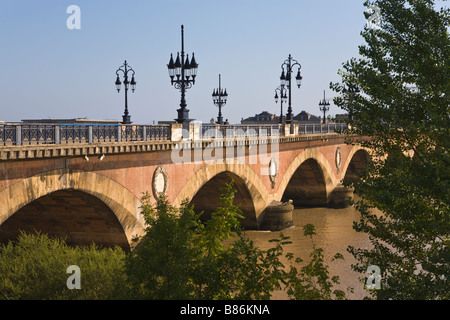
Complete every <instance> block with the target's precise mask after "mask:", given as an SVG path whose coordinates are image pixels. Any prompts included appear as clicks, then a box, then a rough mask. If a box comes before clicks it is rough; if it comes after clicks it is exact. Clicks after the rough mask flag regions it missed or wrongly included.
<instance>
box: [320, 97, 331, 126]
mask: <svg viewBox="0 0 450 320" xmlns="http://www.w3.org/2000/svg"><path fill="white" fill-rule="evenodd" d="M319 106H320V111H323V124H325V123H327V118H325V113H326V112H327V111H328V110H330V107H329V106H330V101H329V100H326V99H325V90H323V100H322V101H319Z"/></svg>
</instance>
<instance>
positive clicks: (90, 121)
mask: <svg viewBox="0 0 450 320" xmlns="http://www.w3.org/2000/svg"><path fill="white" fill-rule="evenodd" d="M22 123H24V124H40V123H42V124H46V123H48V124H109V125H111V124H120V123H122V122H121V121H119V120H94V119H86V118H75V119H33V120H22Z"/></svg>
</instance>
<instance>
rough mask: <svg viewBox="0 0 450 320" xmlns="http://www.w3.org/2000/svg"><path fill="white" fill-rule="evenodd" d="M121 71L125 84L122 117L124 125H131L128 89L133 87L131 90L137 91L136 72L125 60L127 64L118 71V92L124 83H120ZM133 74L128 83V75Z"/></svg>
mask: <svg viewBox="0 0 450 320" xmlns="http://www.w3.org/2000/svg"><path fill="white" fill-rule="evenodd" d="M119 71H121V72H122V73H123V84H124V87H125V112H124V115H123V116H122V123H123V124H130V123H131V117H130V115H129V114H128V89H129V87H130V85H131V90H132V91H133V92H134V90H135V89H136V81H135V80H134V70H133V69H132V68H131V67H130V66H129V65H128V63H127V60H125V62H124V63H123V65H122V66H121V67H120V68H119V69H117V71H116V75H117V78H116V89H117V92H120V87H121V84H122V82H120V77H119ZM129 72H132V73H133V74H132V76H131V81H128V73H129Z"/></svg>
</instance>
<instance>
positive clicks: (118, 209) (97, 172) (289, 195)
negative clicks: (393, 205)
mask: <svg viewBox="0 0 450 320" xmlns="http://www.w3.org/2000/svg"><path fill="white" fill-rule="evenodd" d="M319 126H320V130H319V128H315V129H314V128H313V130H310V129H308V128H306V127H299V126H298V125H296V126H293V127H289V128H288V127H286V128H284V127H282V126H276V128H274V127H270V128H266V129H267V130H268V132H269V134H263V133H264V132H263V131H264V130H265V129H264V128H263V127H256V126H255V127H252V128H250V127H249V126H246V127H245V128H244V127H241V128H237V129H238V130H234V131H233V132H234V134H233V135H230V136H226V135H225V131H224V130H223V129H224V128H222V129H221V128H219V127H215V126H214V127H208V126H202V125H199V124H191V125H190V126H189V128H184V129H183V127H182V125H179V124H170V125H166V126H165V127H163V128H162V127H161V126H160V127H159V128H156V126H155V127H149V126H147V127H145V126H142V127H141V126H116V127H114V128H112V127H111V128H100V127H95V126H86V127H85V128H81V127H80V128H77V129H76V130H84V131H83V132H85V135H84V136H83V134H81V135H80V134H79V133H76V134H72V136H70V137H69V136H67V135H66V131H64V130H66V129H67V130H69V129H68V128H65V127H64V128H63V127H61V126H53V127H50V128H48V126H47V127H46V128H40V129H42V130H41V131H38V133H36V132H34V134H31V133H30V132H27V131H24V130H38V129H39V128H38V127H35V128H34V129H33V128H25V129H24V128H23V126H20V125H17V124H16V125H15V126H11V127H8V128H7V127H6V126H3V129H2V127H1V126H0V242H7V241H9V240H12V239H15V238H16V237H17V236H18V233H19V230H24V231H27V232H32V231H34V230H39V231H41V232H43V233H47V234H49V235H51V236H58V237H63V238H65V239H66V241H67V242H68V243H69V244H88V243H90V242H92V241H94V242H96V243H98V244H100V245H106V246H109V245H119V246H121V247H122V248H125V249H129V245H130V243H131V239H132V238H133V236H135V235H141V234H142V232H143V229H144V222H143V218H142V216H141V214H140V209H139V207H140V205H141V202H140V199H141V197H142V195H143V193H144V192H146V191H148V192H149V193H150V194H151V195H152V196H153V197H154V198H157V197H159V196H161V194H164V195H166V196H167V199H168V200H169V201H170V203H172V204H173V205H175V206H179V205H180V204H181V203H182V202H183V200H185V199H187V200H188V201H190V202H191V203H192V204H194V207H195V209H196V210H203V211H205V215H207V214H208V213H209V212H211V211H212V210H213V209H214V208H215V207H216V206H217V200H218V195H219V194H220V188H222V187H224V185H225V183H227V182H230V181H231V180H234V182H235V187H236V189H237V191H238V192H237V193H236V198H235V204H238V205H240V207H241V209H242V211H243V213H244V215H245V219H244V220H243V225H244V226H246V227H247V228H253V229H264V228H266V226H267V225H268V222H270V221H271V219H272V218H273V217H272V216H271V213H270V212H271V210H272V211H273V209H274V208H275V209H276V208H277V207H280V203H285V202H287V201H288V200H292V202H293V203H294V205H295V206H303V207H305V206H306V207H319V206H330V207H342V206H345V204H346V202H345V199H346V198H347V197H348V196H350V195H351V190H347V189H346V188H344V187H343V185H342V182H343V181H345V180H348V181H352V180H354V179H356V178H357V176H356V174H357V172H358V170H361V169H362V168H363V165H364V163H365V162H366V161H367V160H368V159H369V156H368V152H367V151H366V150H363V149H361V148H360V147H358V146H355V145H351V144H348V143H345V139H348V138H349V137H348V136H344V135H341V134H338V133H335V132H334V129H336V128H335V127H333V128H331V129H330V127H329V125H328V127H326V128H324V127H323V126H322V125H319ZM36 128H38V129H36ZM230 128H231V127H230ZM72 129H73V130H75V129H74V128H72ZM106 129H108V130H109V129H110V130H109V131H108V130H106ZM235 129H236V128H235ZM263 129H264V130H263ZM277 129H280V130H279V131H278V130H277ZM2 130H3V131H2ZM8 130H9V132H10V133H11V136H9V137H8ZM46 130H47V131H48V132H49V134H48V135H47V136H46V135H45V134H44V133H45V132H46ZM76 130H75V131H76ZM99 130H103V131H102V132H103V133H101V132H100V131H99ZM155 130H156V131H155ZM158 130H159V131H158ZM239 130H240V131H239ZM75 131H74V132H75ZM39 132H40V133H39ZM67 132H68V131H67ZM96 132H97V133H96ZM108 132H109V133H108ZM151 132H153V135H152V133H151ZM155 132H160V133H161V132H164V136H158V137H157V138H155V137H156V136H155V135H154V133H155ZM236 132H240V133H239V134H236ZM72 133H73V132H72ZM100 133H101V134H100ZM220 133H223V135H221V134H220ZM133 135H134V136H133ZM100 136H101V137H100ZM130 137H134V138H130ZM136 137H137V138H136ZM350 138H353V139H360V138H361V137H350ZM281 207H282V206H281ZM275 212H276V210H275ZM280 214H282V213H280Z"/></svg>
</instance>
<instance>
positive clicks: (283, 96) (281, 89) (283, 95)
mask: <svg viewBox="0 0 450 320" xmlns="http://www.w3.org/2000/svg"><path fill="white" fill-rule="evenodd" d="M278 93H280V96H278ZM278 100H280V105H281V112H280V123H283V103H286V102H287V89H286V88H285V87H284V86H279V87H278V88H276V89H275V103H278Z"/></svg>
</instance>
